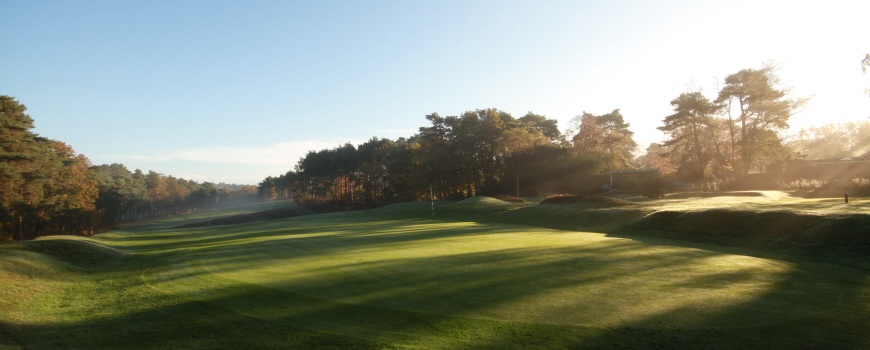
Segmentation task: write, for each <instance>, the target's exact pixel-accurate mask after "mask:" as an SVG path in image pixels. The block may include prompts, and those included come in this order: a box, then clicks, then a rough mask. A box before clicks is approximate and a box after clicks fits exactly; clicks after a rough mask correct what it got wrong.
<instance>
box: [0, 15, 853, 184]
mask: <svg viewBox="0 0 870 350" xmlns="http://www.w3.org/2000/svg"><path fill="white" fill-rule="evenodd" d="M0 9H2V10H3V13H4V16H3V20H2V21H0V33H4V35H3V41H4V46H3V47H4V48H3V54H2V55H0V95H8V96H13V97H15V98H16V99H17V100H18V101H19V102H21V103H23V104H24V105H26V106H27V108H28V110H27V113H28V114H29V115H30V116H31V117H32V118H33V119H34V120H35V125H36V128H35V129H34V132H36V133H38V134H40V135H41V136H44V137H48V138H52V139H57V140H60V141H64V142H66V143H67V144H69V145H70V146H72V147H73V148H74V149H75V150H76V151H77V152H79V153H81V154H84V155H86V156H87V157H88V158H89V159H90V160H91V161H92V162H93V163H94V164H110V163H123V164H125V165H126V166H127V168H128V169H130V170H133V169H142V170H143V171H147V170H154V171H157V172H160V173H163V174H166V175H173V176H175V177H183V178H185V179H193V180H197V181H209V182H226V183H237V184H256V183H258V182H260V181H261V180H262V179H263V178H265V177H266V176H270V175H271V176H277V175H280V174H283V173H285V172H287V171H288V170H291V169H292V168H293V166H294V165H295V164H296V163H297V161H298V160H299V158H300V157H302V156H304V155H305V154H306V152H307V151H309V150H320V149H324V148H333V147H336V146H339V145H341V144H344V143H346V142H350V143H352V144H361V143H363V142H365V141H366V140H369V139H371V138H372V137H374V136H377V137H386V138H390V139H396V138H398V137H410V136H411V135H413V134H415V133H416V132H417V131H418V129H419V128H420V127H422V126H426V125H427V121H426V120H425V115H427V114H430V113H433V112H437V113H438V114H440V115H441V116H449V115H459V114H461V113H463V112H465V111H468V110H475V109H483V108H498V109H500V110H503V111H505V112H508V113H510V114H511V115H513V116H514V117H521V116H523V115H525V114H526V113H527V112H534V113H537V114H542V115H545V116H546V117H548V118H551V119H557V120H558V121H559V126H560V128H561V129H563V130H564V129H565V128H566V127H567V126H568V124H569V122H570V120H571V119H572V118H573V117H575V116H577V115H579V114H581V113H583V112H584V111H586V112H590V113H593V114H605V113H608V112H610V111H612V110H614V109H620V110H621V111H622V114H623V115H624V116H625V119H626V121H627V122H628V123H630V124H631V128H630V129H631V130H632V131H634V132H635V139H636V140H637V141H638V142H639V143H641V144H644V145H645V144H648V143H650V142H656V141H660V140H662V138H663V135H662V134H661V132H659V131H658V130H656V127H657V126H660V125H661V124H662V123H661V121H662V119H663V118H664V117H665V116H667V115H669V114H671V113H672V112H673V110H672V108H671V106H670V101H671V100H673V99H674V98H676V97H677V96H679V94H680V93H682V92H686V91H688V90H689V89H701V90H702V91H703V92H704V93H705V94H706V95H707V96H708V97H709V98H711V99H715V96H716V91H717V88H718V86H720V85H721V84H722V82H723V80H724V78H725V76H727V75H729V74H732V73H736V72H737V71H739V70H741V69H747V68H760V67H761V66H762V65H763V64H764V63H765V62H769V61H773V62H775V63H776V64H778V65H779V66H780V71H779V75H780V77H781V78H782V83H783V84H784V86H786V87H789V88H790V93H791V95H792V96H794V97H812V99H811V100H810V102H809V104H808V105H807V107H806V108H805V109H804V110H802V111H800V112H799V113H797V114H796V115H794V116H793V117H792V118H791V122H790V124H791V125H792V128H793V129H794V130H797V129H799V128H802V127H808V126H810V125H821V124H823V123H831V122H839V121H857V120H867V118H868V117H870V97H868V95H867V94H866V93H865V92H864V89H865V88H867V87H870V72H868V73H863V72H862V69H861V60H862V59H863V58H864V56H865V54H867V53H870V35H868V33H867V32H866V28H865V27H866V18H867V14H868V13H870V1H806V2H802V1H716V2H712V1H710V2H701V1H654V2H652V1H607V2H604V1H594V2H593V1H540V0H539V1H504V0H502V1H469V0H465V1H432V2H424V1H309V2H291V1H235V2H230V1H183V0H176V1H133V0H130V1H36V0H27V1H10V0H0Z"/></svg>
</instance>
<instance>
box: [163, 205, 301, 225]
mask: <svg viewBox="0 0 870 350" xmlns="http://www.w3.org/2000/svg"><path fill="white" fill-rule="evenodd" d="M294 216H299V214H298V213H296V212H295V211H294V210H293V209H290V208H277V209H270V210H264V211H258V212H256V213H250V214H241V215H233V216H225V217H222V218H217V219H212V220H205V221H197V222H191V223H189V224H184V225H179V226H175V227H173V228H189V227H201V226H217V225H235V224H247V223H251V222H258V221H268V220H278V219H285V218H292V217H294Z"/></svg>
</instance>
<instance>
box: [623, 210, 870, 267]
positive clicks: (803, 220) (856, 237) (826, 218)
mask: <svg viewBox="0 0 870 350" xmlns="http://www.w3.org/2000/svg"><path fill="white" fill-rule="evenodd" d="M626 228H627V229H629V230H634V231H641V232H642V231H658V232H666V233H670V235H669V236H671V237H677V238H688V239H693V240H705V241H711V242H715V243H729V242H730V244H735V243H736V244H739V245H740V246H747V247H752V248H757V249H770V248H779V249H785V250H788V251H791V252H795V253H801V254H807V253H813V252H824V251H827V250H832V249H835V250H839V251H850V252H852V253H854V254H858V255H865V256H870V215H866V214H852V215H818V214H810V213H801V212H795V211H788V210H769V211H757V210H735V209H710V210H701V211H667V210H664V211H658V212H655V213H652V214H650V215H648V216H646V217H644V218H642V219H640V220H638V221H636V222H634V223H632V224H630V225H628V226H627V227H626Z"/></svg>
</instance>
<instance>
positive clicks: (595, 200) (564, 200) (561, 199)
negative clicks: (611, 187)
mask: <svg viewBox="0 0 870 350" xmlns="http://www.w3.org/2000/svg"><path fill="white" fill-rule="evenodd" d="M578 203H581V204H592V205H595V206H599V207H624V206H629V205H635V203H634V202H630V201H627V200H624V199H618V198H609V197H600V196H583V195H574V194H554V195H552V196H549V197H547V198H545V199H544V200H542V201H541V203H540V204H578Z"/></svg>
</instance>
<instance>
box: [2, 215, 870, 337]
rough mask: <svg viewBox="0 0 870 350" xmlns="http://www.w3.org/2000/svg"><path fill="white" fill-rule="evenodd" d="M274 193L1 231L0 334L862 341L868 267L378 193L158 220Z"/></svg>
mask: <svg viewBox="0 0 870 350" xmlns="http://www.w3.org/2000/svg"><path fill="white" fill-rule="evenodd" d="M278 205H288V204H287V203H286V202H284V203H283V204H282V203H277V204H276V203H263V204H258V205H252V206H249V208H241V209H239V208H234V209H230V210H224V211H213V212H210V213H201V214H196V215H198V216H197V217H193V216H189V217H188V216H178V217H174V218H168V219H163V220H162V221H161V220H157V221H151V222H148V223H147V224H143V225H138V226H135V225H134V226H128V227H122V228H120V229H118V230H115V231H109V232H106V233H103V234H99V235H96V236H93V237H90V238H81V237H76V238H72V237H50V238H47V239H40V240H36V241H31V242H16V243H4V244H0V279H2V280H3V281H4V285H3V286H2V287H0V296H2V300H3V301H2V302H0V322H2V323H0V349H6V348H9V349H19V348H21V349H23V348H27V349H43V348H293V347H296V348H348V349H351V348H426V349H428V348H439V349H441V348H443V349H449V348H451V349H452V348H467V349H496V348H505V349H511V348H540V349H552V348H687V349H689V348H694V349H698V348H710V349H732V348H737V347H740V348H823V347H825V348H862V347H864V348H866V347H870V327H868V326H870V272H868V271H866V270H863V269H858V268H853V267H848V266H843V265H838V264H833V263H828V262H821V261H815V260H812V259H809V258H798V257H793V256H788V255H779V254H774V253H767V252H764V251H757V250H750V249H745V248H738V247H723V246H717V245H712V244H703V243H692V242H686V241H679V240H668V239H662V238H655V237H649V236H638V237H625V236H613V235H607V234H603V233H596V232H582V231H570V230H557V229H550V228H542V227H537V226H526V225H517V224H507V223H494V222H475V221H464V220H432V219H431V217H430V218H426V217H410V216H408V217H400V216H397V215H395V214H393V215H382V213H385V212H388V210H389V209H388V208H385V209H375V210H369V211H358V212H346V213H333V214H322V215H309V216H300V217H295V218H289V219H283V220H274V221H266V222H259V223H251V224H241V225H227V226H206V227H196V228H187V229H173V228H170V227H173V226H177V225H178V224H179V223H180V222H182V220H186V221H192V220H202V217H204V215H212V216H220V215H233V214H236V213H238V212H239V211H240V210H241V211H245V210H248V211H250V212H253V211H257V210H263V209H269V208H271V207H275V206H278ZM421 205H422V204H421ZM233 210H235V211H233ZM6 282H9V283H6Z"/></svg>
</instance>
